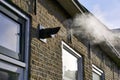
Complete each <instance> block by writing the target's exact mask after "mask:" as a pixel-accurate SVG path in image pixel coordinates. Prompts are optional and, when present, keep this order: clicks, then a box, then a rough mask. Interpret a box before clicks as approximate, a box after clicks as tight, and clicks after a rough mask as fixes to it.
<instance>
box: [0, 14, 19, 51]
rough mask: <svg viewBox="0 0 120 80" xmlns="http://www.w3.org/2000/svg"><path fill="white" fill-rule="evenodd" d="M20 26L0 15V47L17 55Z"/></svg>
mask: <svg viewBox="0 0 120 80" xmlns="http://www.w3.org/2000/svg"><path fill="white" fill-rule="evenodd" d="M19 32H20V24H18V23H17V22H15V21H13V20H12V19H10V18H9V17H7V16H5V15H4V14H2V13H0V47H2V48H3V47H4V48H7V49H9V50H11V51H13V52H16V53H19V38H20V37H19V36H18V34H19Z"/></svg>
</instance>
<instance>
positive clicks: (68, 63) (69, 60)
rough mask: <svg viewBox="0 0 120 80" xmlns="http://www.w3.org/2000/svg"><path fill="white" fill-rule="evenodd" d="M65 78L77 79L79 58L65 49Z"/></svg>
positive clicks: (68, 79)
mask: <svg viewBox="0 0 120 80" xmlns="http://www.w3.org/2000/svg"><path fill="white" fill-rule="evenodd" d="M62 58H63V80H76V76H77V70H78V69H77V66H78V65H77V58H76V57H75V56H73V55H72V54H71V53H69V52H68V51H67V50H65V49H63V55H62Z"/></svg>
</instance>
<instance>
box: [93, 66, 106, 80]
mask: <svg viewBox="0 0 120 80" xmlns="http://www.w3.org/2000/svg"><path fill="white" fill-rule="evenodd" d="M92 72H95V73H96V74H98V75H99V76H100V77H101V78H102V76H103V74H104V72H103V71H102V70H101V69H99V68H98V67H97V66H95V65H94V64H92ZM102 80H103V79H102Z"/></svg>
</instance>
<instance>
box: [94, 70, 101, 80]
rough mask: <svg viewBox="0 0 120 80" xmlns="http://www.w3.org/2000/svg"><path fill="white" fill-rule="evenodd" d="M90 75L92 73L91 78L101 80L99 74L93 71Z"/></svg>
mask: <svg viewBox="0 0 120 80" xmlns="http://www.w3.org/2000/svg"><path fill="white" fill-rule="evenodd" d="M92 75H93V79H92V80H101V79H100V75H98V74H97V73H95V72H93V73H92Z"/></svg>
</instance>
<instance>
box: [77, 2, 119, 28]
mask: <svg viewBox="0 0 120 80" xmlns="http://www.w3.org/2000/svg"><path fill="white" fill-rule="evenodd" d="M79 2H80V3H81V4H82V5H84V6H85V7H86V8H87V9H88V10H89V11H90V12H91V13H93V14H94V15H95V16H96V17H97V18H98V19H99V20H100V21H101V22H102V23H103V24H105V25H106V26H107V27H108V28H110V29H115V28H120V0H79Z"/></svg>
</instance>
